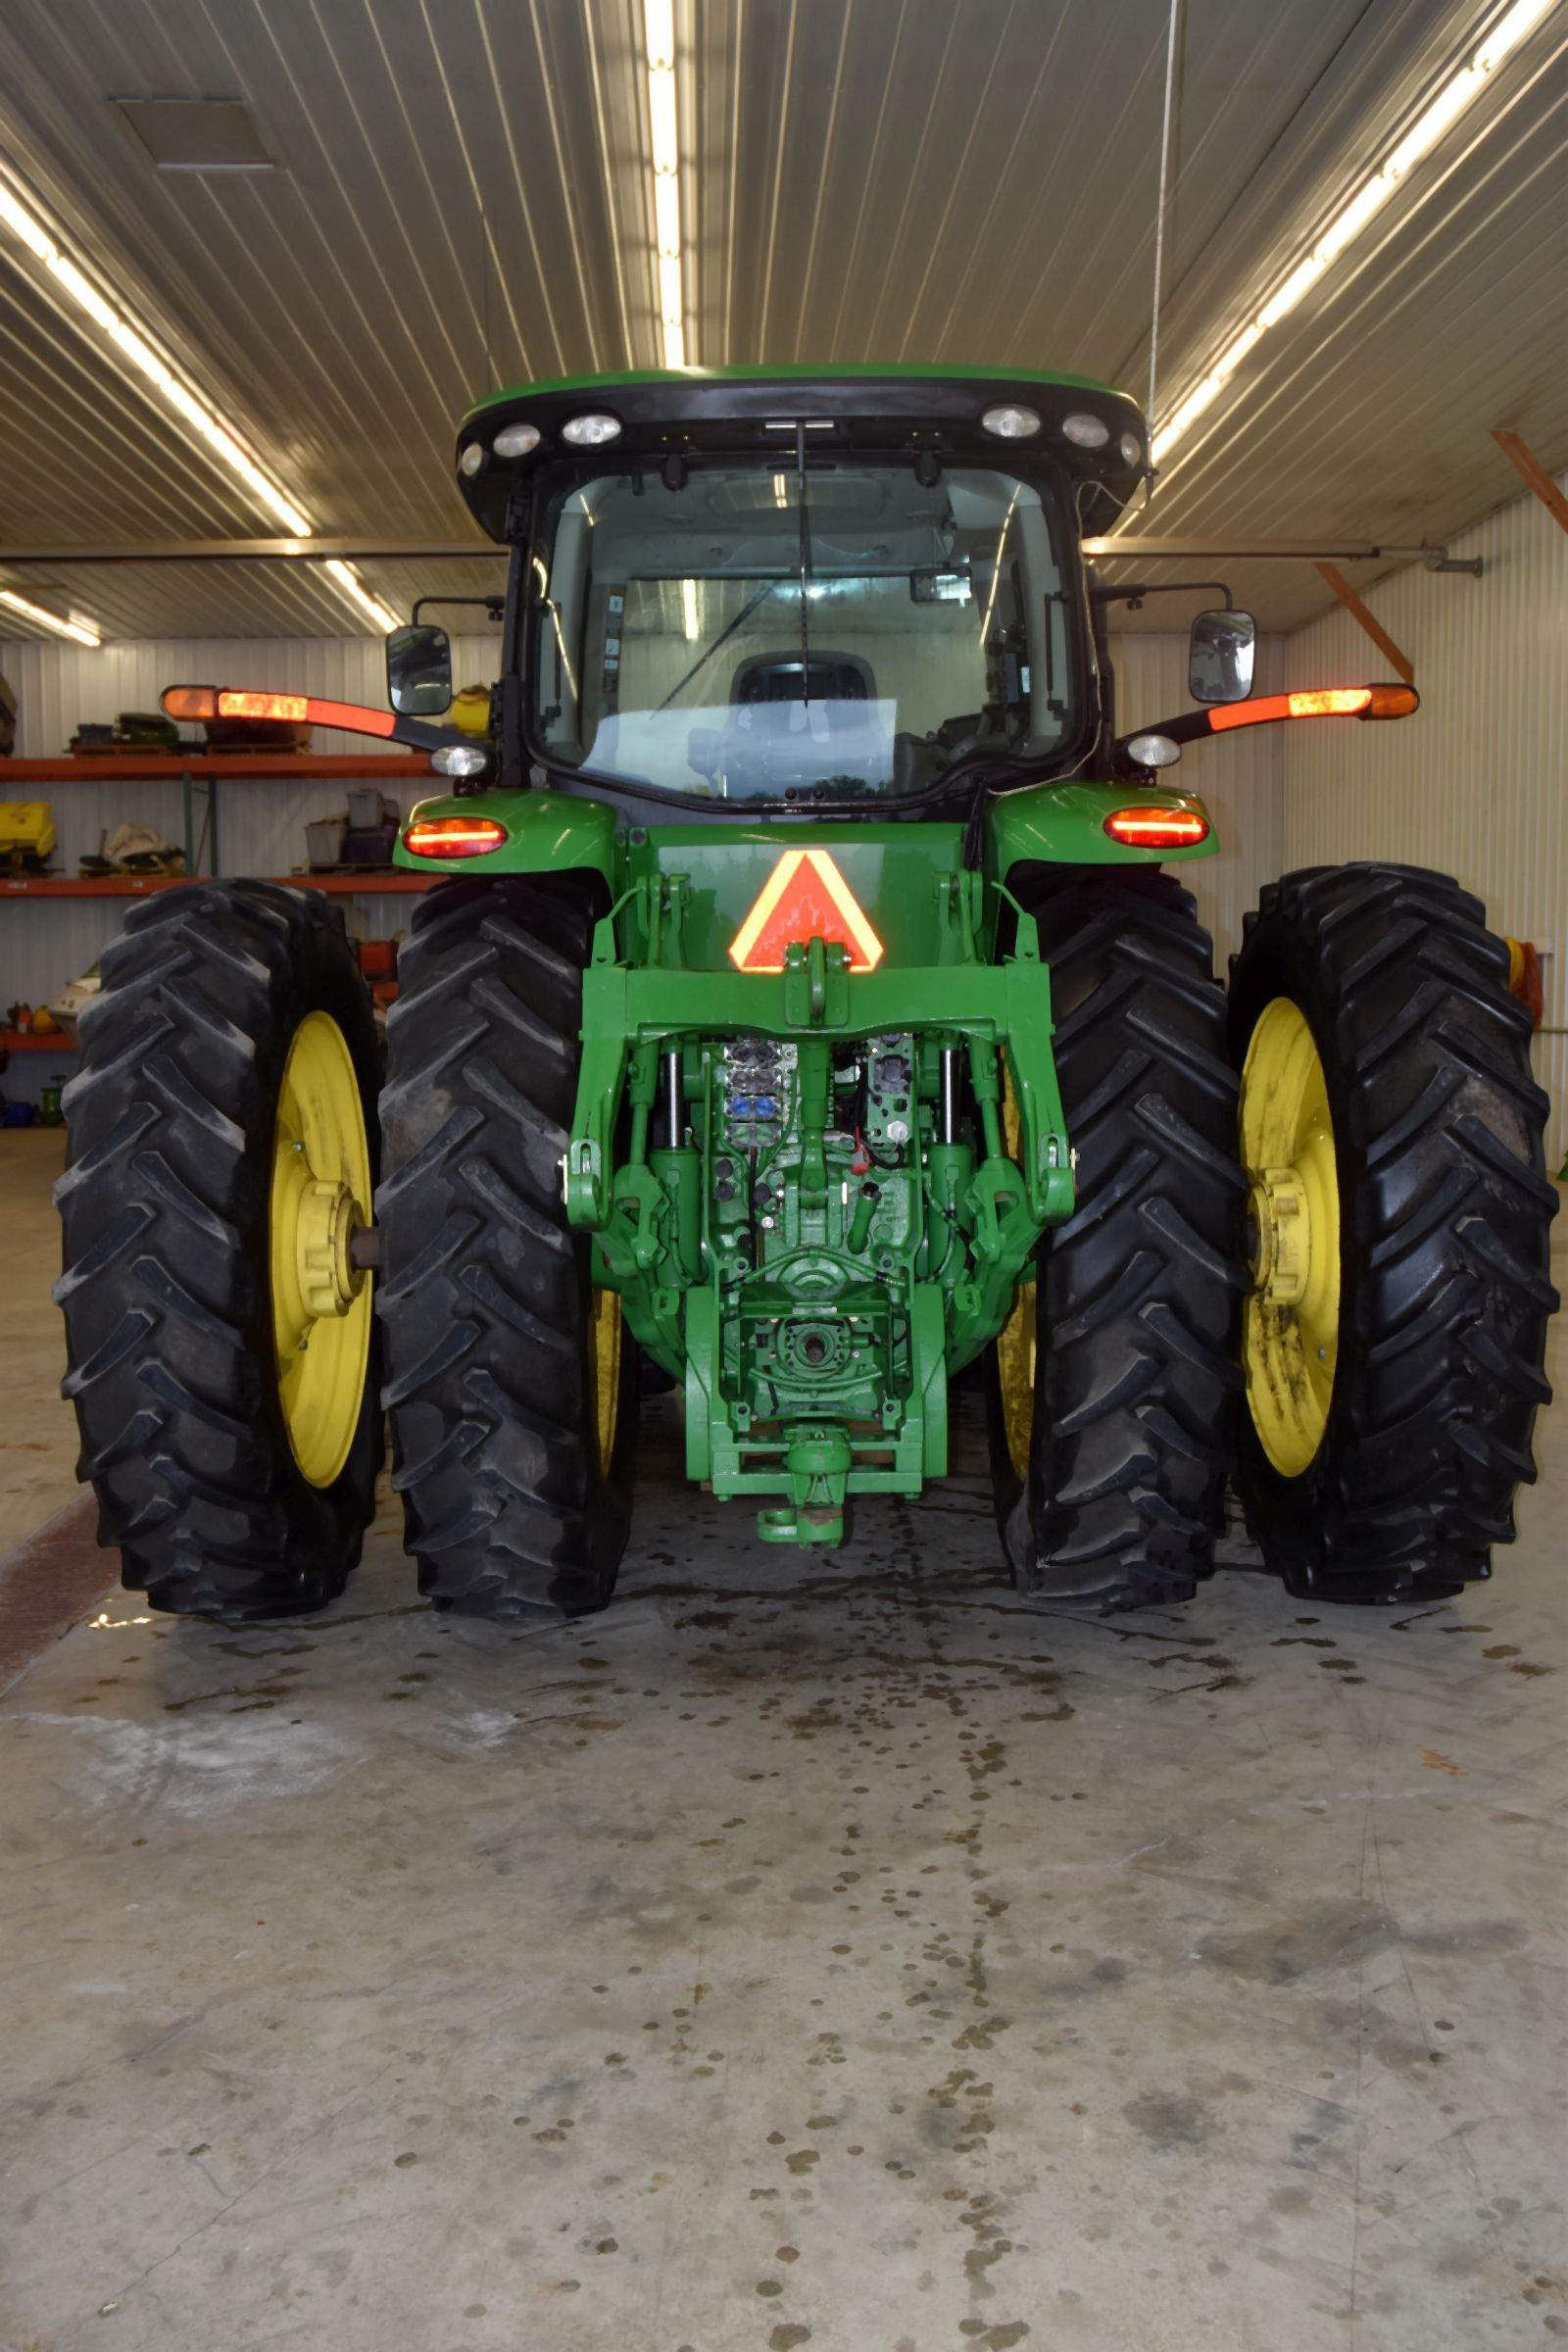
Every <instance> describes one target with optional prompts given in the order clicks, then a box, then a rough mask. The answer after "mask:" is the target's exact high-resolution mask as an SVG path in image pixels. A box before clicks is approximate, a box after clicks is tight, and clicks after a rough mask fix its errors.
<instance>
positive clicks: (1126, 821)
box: [1105, 802, 1208, 850]
mask: <svg viewBox="0 0 1568 2352" xmlns="http://www.w3.org/2000/svg"><path fill="white" fill-rule="evenodd" d="M1105 831H1106V832H1107V833H1108V834H1109V835H1110V838H1111V840H1112V841H1119V842H1120V843H1121V845H1122V847H1123V848H1124V849H1128V850H1191V849H1196V848H1197V846H1198V844H1199V843H1200V842H1201V841H1206V840H1207V839H1208V819H1207V817H1206V816H1204V815H1202V814H1201V812H1200V810H1198V809H1183V808H1173V807H1169V806H1166V805H1164V804H1162V803H1154V802H1151V803H1144V804H1141V805H1140V806H1139V807H1137V808H1135V809H1112V810H1111V812H1110V814H1109V815H1108V816H1107V817H1106V819H1105Z"/></svg>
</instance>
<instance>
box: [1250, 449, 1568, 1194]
mask: <svg viewBox="0 0 1568 2352" xmlns="http://www.w3.org/2000/svg"><path fill="white" fill-rule="evenodd" d="M1565 479H1568V477H1565ZM1453 552H1454V553H1455V554H1456V555H1460V556H1479V557H1480V558H1481V560H1482V562H1483V563H1484V564H1485V565H1486V570H1485V573H1484V574H1483V576H1482V578H1480V579H1479V580H1473V579H1468V578H1465V577H1464V576H1462V575H1452V576H1450V575H1442V574H1434V573H1431V572H1428V571H1424V570H1421V569H1420V568H1417V567H1412V568H1410V569H1409V570H1406V571H1401V572H1398V573H1397V574H1395V575H1394V576H1393V577H1392V578H1390V579H1387V580H1385V581H1383V582H1382V583H1381V584H1380V585H1379V586H1378V587H1377V588H1375V589H1374V590H1373V591H1372V592H1371V594H1370V595H1369V596H1368V598H1367V603H1368V604H1369V606H1370V607H1371V609H1372V611H1373V612H1374V613H1376V614H1377V617H1378V619H1379V620H1380V621H1382V623H1383V624H1384V626H1385V627H1386V628H1387V629H1388V631H1389V632H1390V634H1391V636H1392V637H1393V638H1394V640H1395V642H1396V644H1397V645H1398V646H1399V647H1400V649H1401V650H1402V651H1403V653H1404V654H1405V655H1406V656H1407V657H1408V659H1409V660H1410V661H1411V662H1414V664H1415V674H1416V684H1417V685H1418V686H1419V688H1420V690H1421V710H1420V712H1419V714H1418V715H1417V716H1416V717H1415V718H1413V719H1406V720H1402V721H1400V722H1399V723H1398V724H1397V725H1392V726H1363V725H1359V724H1355V723H1351V724H1348V725H1343V726H1342V725H1339V724H1336V723H1334V722H1327V723H1325V724H1323V725H1305V726H1295V727H1284V728H1281V729H1279V730H1278V732H1279V733H1280V734H1281V735H1282V736H1283V737H1284V738H1285V743H1284V778H1285V786H1284V835H1283V843H1284V851H1285V858H1284V863H1285V864H1286V865H1287V866H1294V865H1315V864H1320V863H1330V862H1333V861H1336V860H1338V859H1342V858H1400V859H1403V860H1405V861H1406V862H1408V863H1410V864H1412V865H1430V866H1436V867H1438V868H1440V869H1441V870H1443V871H1445V872H1447V873H1452V874H1456V875H1457V876H1458V878H1459V880H1460V881H1461V882H1463V883H1464V884H1465V886H1466V887H1467V888H1468V889H1471V890H1474V891H1476V892H1478V893H1479V895H1480V896H1481V898H1482V899H1483V900H1484V901H1485V902H1486V907H1487V914H1488V919H1489V920H1490V921H1491V923H1492V924H1493V926H1494V928H1495V929H1496V930H1498V931H1505V932H1511V933H1512V934H1513V935H1514V936H1515V937H1516V938H1520V939H1529V940H1533V941H1535V942H1536V944H1537V945H1538V946H1540V947H1544V948H1548V949H1549V950H1550V951H1551V953H1550V955H1549V956H1547V959H1546V962H1545V967H1544V968H1545V982H1546V1012H1545V1029H1546V1030H1547V1031H1549V1032H1551V1034H1543V1035H1541V1036H1539V1037H1538V1038H1537V1040H1536V1068H1537V1074H1538V1076H1539V1077H1540V1079H1541V1082H1542V1084H1543V1085H1544V1087H1545V1088H1546V1089H1547V1091H1548V1092H1549V1094H1550V1095H1551V1098H1552V1106H1553V1107H1552V1123H1551V1127H1550V1130H1549V1132H1548V1140H1547V1151H1548V1154H1549V1155H1550V1159H1551V1165H1552V1167H1553V1168H1557V1167H1560V1166H1561V1164H1562V1160H1563V1154H1564V1152H1565V1151H1568V1039H1565V1038H1564V1035H1563V1031H1564V1028H1565V1027H1568V973H1565V969H1564V966H1565V962H1568V815H1565V813H1564V780H1565V777H1568V665H1565V663H1564V661H1563V645H1564V641H1565V638H1568V534H1565V533H1564V532H1563V531H1561V530H1560V529H1559V528H1558V526H1557V524H1556V523H1555V522H1553V520H1552V518H1551V516H1550V515H1548V514H1547V513H1546V511H1545V509H1544V507H1543V506H1542V505H1541V503H1540V501H1539V500H1538V499H1536V498H1534V497H1526V498H1522V499H1518V500H1516V501H1515V502H1514V504H1513V505H1512V506H1510V507H1506V508H1504V509H1503V511H1502V512H1501V513H1500V514H1498V515H1493V516H1492V517H1491V519H1490V520H1489V521H1487V522H1484V523H1482V524H1480V525H1478V526H1477V528H1476V529H1474V530H1472V531H1467V532H1465V533H1464V535H1463V537H1462V538H1461V539H1458V540H1456V541H1455V542H1454V550H1453ZM1287 664H1288V676H1287V680H1286V682H1287V684H1289V685H1291V686H1335V685H1348V684H1351V683H1357V682H1359V681H1361V680H1363V679H1365V678H1367V677H1376V676H1378V675H1380V674H1381V673H1382V669H1383V664H1382V662H1381V661H1380V658H1379V656H1378V654H1377V653H1376V651H1375V649H1374V648H1373V647H1372V646H1371V645H1370V644H1369V643H1368V642H1367V640H1366V638H1365V637H1364V636H1363V635H1362V633H1361V631H1360V630H1359V629H1358V628H1357V627H1356V625H1355V623H1354V622H1353V621H1352V620H1351V618H1350V616H1349V614H1348V613H1342V612H1340V611H1338V610H1336V611H1335V612H1334V613H1330V614H1328V615H1326V616H1325V617H1324V618H1323V619H1322V620H1319V621H1316V622H1314V623H1313V625H1312V626H1311V627H1309V628H1306V629H1303V630H1300V631H1299V633H1298V634H1297V635H1296V636H1294V637H1292V638H1291V639H1289V640H1288V644H1287Z"/></svg>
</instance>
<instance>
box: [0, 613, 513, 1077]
mask: <svg viewBox="0 0 1568 2352" xmlns="http://www.w3.org/2000/svg"><path fill="white" fill-rule="evenodd" d="M496 642H497V641H496V638H495V637H494V635H493V634H492V635H491V636H490V637H488V638H486V637H476V638H468V637H458V638H454V640H453V658H454V661H455V662H456V665H457V674H458V677H459V678H460V680H462V681H464V682H465V683H466V682H467V681H468V680H470V679H473V678H488V677H489V676H490V675H491V673H492V672H493V670H494V668H495V651H494V648H495V645H496ZM0 672H3V673H4V675H5V677H6V678H7V679H8V680H9V682H10V684H11V686H12V688H13V690H14V691H15V694H16V697H17V721H18V725H17V746H16V748H17V753H18V756H19V757H20V758H24V759H31V760H48V759H53V758H55V757H56V756H57V755H58V754H60V753H62V752H64V751H65V749H66V747H67V745H68V744H69V743H70V741H71V737H72V735H73V732H74V730H75V728H76V725H77V724H78V722H80V721H83V720H87V721H102V722H105V723H107V722H108V721H110V720H112V719H113V718H114V716H115V714H116V712H117V711H156V710H157V708H158V697H159V695H160V693H161V692H162V691H163V689H164V687H166V686H168V685H171V684H172V683H173V682H174V681H176V680H180V679H188V680H190V681H192V682H193V683H197V682H199V683H203V684H211V685H226V684H233V685H245V686H262V687H270V688H272V689H274V690H276V691H279V692H285V691H286V692H289V693H294V694H319V695H330V696H332V697H333V698H334V699H336V700H338V701H341V702H358V703H373V704H377V705H380V706H382V707H384V705H385V702H386V689H385V671H384V667H383V657H382V653H381V647H380V643H379V640H377V639H372V638H367V637H330V638H319V639H318V638H298V637H293V638H290V637H263V638H256V639H254V640H249V639H245V640H239V639H223V640H219V641H214V640H207V639H201V638H195V639H186V640H177V639H162V638H160V639H153V638H123V639H119V640H112V641H111V642H109V643H108V644H106V645H104V646H101V647H100V648H99V649H98V650H97V651H96V652H94V651H91V650H89V649H88V648H87V647H86V646H74V645H65V644H59V645H38V644H22V643H20V642H14V643H11V644H0ZM187 732H189V730H187ZM356 741H357V739H356V738H355V737H354V736H352V735H340V734H335V733H331V732H329V731H327V730H326V729H322V728H319V729H318V730H317V734H316V740H315V745H314V748H315V749H316V750H317V751H320V752H331V753H337V754H340V755H341V754H343V753H349V752H352V751H353V750H354V749H355V748H356ZM382 789H383V790H384V791H386V792H387V793H389V794H390V796H391V797H392V798H393V799H394V800H396V801H398V802H399V803H400V805H401V806H402V807H403V808H405V809H407V808H409V807H411V806H412V804H413V803H414V802H415V801H416V800H417V799H418V798H419V797H420V793H421V792H422V793H428V792H429V791H430V790H431V789H432V787H431V786H430V785H428V784H425V785H422V786H421V787H419V788H418V789H416V788H415V787H413V786H410V785H397V786H392V785H385V786H383V787H382ZM14 791H15V792H20V791H21V788H20V787H17V788H14ZM3 797H10V796H8V794H7V785H6V775H5V762H4V760H0V798H3ZM25 797H26V798H28V799H33V798H40V799H47V800H48V802H49V804H50V806H51V808H52V809H53V810H54V818H55V826H56V829H57V831H58V833H59V836H60V846H59V849H58V850H57V852H56V863H57V864H58V865H59V867H60V869H61V871H62V873H65V874H73V873H74V872H75V871H76V860H77V858H79V857H80V856H81V855H82V853H83V851H93V850H96V849H97V847H98V844H99V838H100V836H101V835H102V834H103V833H104V831H106V830H110V831H112V830H113V828H114V827H115V826H116V825H118V824H120V823H122V822H123V820H124V819H125V818H126V817H139V818H142V819H144V820H145V821H146V822H147V823H148V824H150V825H156V826H158V827H159V828H160V829H161V830H162V831H163V832H164V833H165V834H166V835H167V836H168V837H169V839H170V840H172V841H176V842H177V841H179V840H181V839H182V838H183V836H182V833H181V823H182V817H181V807H180V788H179V786H178V784H177V783H167V784H166V783H158V784H119V783H115V782H113V781H110V782H108V783H105V784H70V785H58V786H56V787H54V788H53V789H52V790H49V789H46V788H44V787H41V786H40V787H37V788H34V787H32V786H28V787H27V788H26V791H25ZM202 806H203V795H202V794H201V793H200V792H198V793H197V795H196V812H197V817H196V821H197V825H198V829H199V828H200V823H201V809H202ZM342 806H343V786H342V784H341V783H304V784H269V783H265V782H261V783H248V782H246V781H244V780H243V779H241V778H237V777H236V778H231V779H230V780H229V781H228V782H227V783H225V784H223V785H221V787H220V807H219V822H220V827H221V831H220V840H219V848H220V855H221V866H222V870H223V872H224V873H229V874H287V873H289V872H291V871H292V870H293V869H294V868H295V867H296V866H299V865H303V864H304V863H305V826H306V823H307V821H308V820H309V819H311V818H313V817H318V816H326V815H329V814H330V813H331V812H332V810H334V809H341V808H342ZM203 862H204V863H205V862H206V860H205V859H204V860H203ZM344 905H345V910H346V912H347V916H348V921H349V925H350V928H351V929H352V930H355V931H358V932H359V933H360V934H361V935H362V936H363V937H366V938H371V939H381V938H387V937H389V936H390V935H391V934H392V933H393V932H394V931H396V930H398V929H399V928H400V927H401V926H402V925H403V924H404V923H405V922H406V921H407V920H408V911H409V909H408V901H407V900H406V899H402V898H397V897H384V898H374V897H371V898H361V899H352V900H347V901H345V902H344ZM126 911H127V902H125V901H124V900H121V899H28V898H12V899H3V900H0V1011H3V1009H4V1007H5V1006H6V1005H11V1004H12V1003H14V1002H15V1001H16V1000H17V999H18V998H21V999H23V1000H25V1002H27V1003H29V1004H30V1003H33V1002H34V1001H36V1000H37V999H39V998H42V999H44V1000H45V1001H47V999H48V998H49V997H51V996H53V995H54V994H55V992H56V991H57V990H58V989H59V988H61V987H62V986H63V985H64V984H65V982H66V981H68V980H70V979H72V978H73V977H74V975H75V974H76V973H78V972H81V971H84V970H85V969H86V968H87V966H88V965H89V964H90V963H91V962H92V961H93V960H94V958H95V957H96V956H98V955H99V954H100V953H101V951H102V950H103V949H104V948H105V947H106V946H107V944H108V943H109V941H110V940H111V939H113V938H114V936H115V934H116V933H117V932H118V931H119V929H120V926H121V924H122V923H123V920H124V917H125V914H126ZM34 1058H35V1059H36V1061H37V1063H39V1064H42V1063H43V1062H44V1061H45V1060H46V1059H47V1056H46V1055H44V1054H38V1055H37V1056H36V1057H32V1056H28V1057H27V1064H28V1068H31V1066H32V1062H33V1059H34ZM25 1075H26V1073H25V1070H24V1069H23V1068H22V1066H21V1058H20V1057H19V1058H18V1059H17V1060H14V1061H13V1063H12V1067H11V1070H10V1072H9V1073H8V1074H7V1078H6V1080H5V1084H6V1086H7V1087H8V1088H9V1090H10V1091H11V1092H12V1093H13V1094H19V1093H22V1092H24V1091H25V1086H24V1083H23V1082H24V1079H25Z"/></svg>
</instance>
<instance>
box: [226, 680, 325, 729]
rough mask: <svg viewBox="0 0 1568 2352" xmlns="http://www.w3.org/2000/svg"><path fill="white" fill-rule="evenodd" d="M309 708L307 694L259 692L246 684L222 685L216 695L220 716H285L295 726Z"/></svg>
mask: <svg viewBox="0 0 1568 2352" xmlns="http://www.w3.org/2000/svg"><path fill="white" fill-rule="evenodd" d="M309 708H310V698H309V697H308V696H307V695H303V694H259V693H257V692H255V691H254V690H253V689H252V688H251V687H248V686H223V687H221V688H220V690H219V696H218V715H219V717H220V718H287V719H292V720H293V721H294V723H295V725H296V726H297V725H299V724H300V722H301V721H302V720H303V719H304V718H305V717H306V715H307V713H308V711H309Z"/></svg>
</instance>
